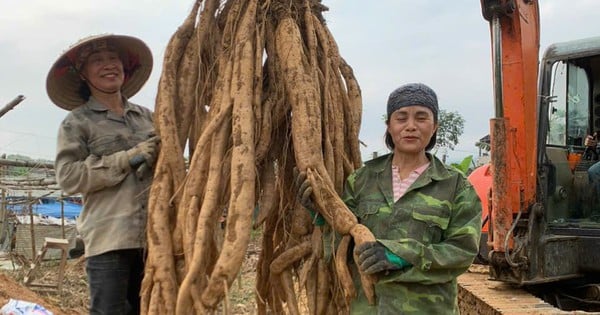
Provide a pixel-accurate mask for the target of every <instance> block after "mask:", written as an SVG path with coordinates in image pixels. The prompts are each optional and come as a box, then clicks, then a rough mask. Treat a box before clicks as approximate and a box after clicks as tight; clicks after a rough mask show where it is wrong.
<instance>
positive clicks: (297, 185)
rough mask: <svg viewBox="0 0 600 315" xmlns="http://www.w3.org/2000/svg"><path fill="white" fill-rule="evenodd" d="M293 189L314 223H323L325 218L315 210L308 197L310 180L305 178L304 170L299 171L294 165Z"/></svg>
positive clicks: (310, 193) (310, 188) (310, 189)
mask: <svg viewBox="0 0 600 315" xmlns="http://www.w3.org/2000/svg"><path fill="white" fill-rule="evenodd" d="M294 191H295V192H296V199H297V200H298V202H300V204H301V205H302V206H303V207H304V208H306V210H308V212H309V213H310V217H311V218H312V219H313V222H314V224H315V225H316V226H322V225H324V224H325V219H323V216H321V215H320V214H319V213H317V212H316V211H315V204H314V203H313V202H312V200H311V199H310V195H312V187H311V186H310V181H309V180H308V179H307V178H306V172H299V171H298V169H297V168H296V167H294ZM315 217H316V218H315Z"/></svg>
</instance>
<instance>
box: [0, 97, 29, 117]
mask: <svg viewBox="0 0 600 315" xmlns="http://www.w3.org/2000/svg"><path fill="white" fill-rule="evenodd" d="M24 99H25V96H23V95H19V96H17V97H15V98H14V99H13V100H12V101H10V102H9V103H8V104H6V105H4V107H3V108H2V109H0V117H2V116H4V114H6V113H8V111H9V110H11V109H13V108H15V106H17V105H19V103H21V102H22V101H23V100H24Z"/></svg>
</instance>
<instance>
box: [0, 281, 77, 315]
mask: <svg viewBox="0 0 600 315" xmlns="http://www.w3.org/2000/svg"><path fill="white" fill-rule="evenodd" d="M10 299H15V300H22V301H27V302H32V303H36V304H39V305H41V306H43V307H44V308H46V309H47V310H49V311H51V312H52V313H54V314H55V315H56V314H77V313H65V312H64V311H62V310H61V309H60V308H58V307H56V306H55V305H53V303H52V302H50V301H48V300H46V299H45V298H43V297H41V296H39V295H38V294H37V293H35V292H33V291H31V290H30V289H29V288H27V287H25V286H23V285H22V284H21V283H19V282H17V281H16V280H15V279H13V278H12V277H11V276H9V275H7V274H5V273H0V305H1V306H3V305H5V304H6V303H8V301H9V300H10Z"/></svg>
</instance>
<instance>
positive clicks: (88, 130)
mask: <svg viewBox="0 0 600 315" xmlns="http://www.w3.org/2000/svg"><path fill="white" fill-rule="evenodd" d="M151 70H152V54H151V52H150V49H149V48H148V47H147V46H146V44H144V42H143V41H141V40H139V39H137V38H135V37H131V36H123V35H99V36H92V37H88V38H85V39H83V40H80V41H78V42H77V43H76V44H74V45H72V46H71V47H69V48H68V49H67V50H66V51H65V52H64V53H63V54H62V55H61V56H60V57H59V58H58V60H57V61H56V62H55V63H54V64H53V65H52V67H51V68H50V71H49V73H48V77H47V80H46V90H47V92H48V96H49V97H50V99H51V100H52V102H53V103H54V104H56V105H58V106H59V107H61V108H63V109H66V110H68V111H70V112H69V114H68V115H67V116H66V118H65V119H64V120H63V121H62V123H61V124H60V127H59V130H58V141H57V148H56V160H55V169H56V178H57V181H58V183H59V185H60V187H61V188H62V189H63V190H64V191H65V192H66V193H68V194H76V193H80V194H82V195H83V210H82V212H81V215H80V216H79V218H78V219H77V230H78V232H79V234H80V235H81V238H82V239H83V242H84V246H85V257H86V271H87V276H88V281H89V289H90V314H139V312H140V301H139V296H140V294H139V291H140V286H141V281H142V278H143V270H144V256H143V255H144V248H145V245H146V243H145V239H146V237H145V236H146V235H145V232H146V215H147V201H148V195H147V193H148V190H149V185H150V182H151V180H152V166H153V164H154V161H155V160H156V156H157V153H158V148H159V139H158V137H156V136H155V135H154V126H153V121H152V112H151V111H150V110H149V109H147V108H146V107H142V106H140V105H136V104H133V103H131V102H130V101H129V98H130V97H132V96H133V95H135V94H136V93H137V92H138V91H139V90H140V88H141V87H142V86H143V85H144V83H145V82H146V80H147V79H148V77H149V76H150V72H151Z"/></svg>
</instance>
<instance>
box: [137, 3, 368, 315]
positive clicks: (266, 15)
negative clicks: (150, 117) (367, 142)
mask: <svg viewBox="0 0 600 315" xmlns="http://www.w3.org/2000/svg"><path fill="white" fill-rule="evenodd" d="M325 10H327V8H326V7H325V6H324V5H322V4H321V1H320V0H227V1H217V0H205V1H196V2H195V3H194V5H193V7H192V10H191V12H190V13H189V15H188V17H187V18H186V19H185V21H184V22H183V24H182V25H181V26H180V27H179V28H178V29H177V31H176V32H175V34H174V35H173V37H172V38H171V40H170V42H169V44H168V46H167V48H166V52H165V57H164V61H163V70H162V74H161V78H160V82H159V89H158V91H159V92H158V94H157V98H156V106H155V124H156V128H157V131H158V133H159V134H160V136H161V139H162V144H161V152H160V154H159V157H158V161H157V164H156V170H155V178H154V182H153V184H152V187H151V192H150V200H149V213H148V234H147V239H148V258H147V262H146V270H145V277H144V281H143V284H142V292H141V295H142V314H194V313H195V314H210V313H213V312H215V311H216V310H217V309H218V308H219V306H220V304H221V303H220V302H221V301H223V300H224V299H225V298H226V294H227V290H228V288H229V287H230V286H231V284H232V282H233V281H234V280H235V278H236V276H237V274H238V272H239V270H240V268H241V265H242V262H243V260H244V256H245V253H246V249H247V246H248V244H249V242H250V236H251V231H252V230H253V229H256V230H258V231H262V250H261V254H260V258H259V261H258V265H257V279H256V293H257V298H256V301H257V310H258V313H259V314H267V313H274V314H285V313H288V314H300V313H301V312H310V314H340V313H347V312H348V305H349V301H350V300H351V299H352V298H353V297H354V296H355V295H356V288H355V287H354V285H353V283H352V279H351V277H350V273H349V270H348V266H347V263H346V261H347V255H348V254H349V245H350V244H351V242H354V243H356V244H360V243H362V242H365V241H371V240H374V237H373V235H372V234H371V232H370V231H369V230H368V229H367V228H365V227H364V226H362V225H360V224H358V222H357V219H356V218H355V216H354V215H353V214H352V213H351V212H350V211H349V210H348V208H347V207H346V206H345V205H344V203H343V202H342V200H341V199H340V197H339V194H340V193H341V191H342V189H343V184H344V180H345V178H346V177H347V176H348V175H349V174H350V173H351V172H352V171H353V170H355V169H356V168H357V167H359V166H360V165H361V161H360V152H359V140H358V133H359V126H360V118H361V108H362V104H361V94H360V88H359V86H358V83H357V81H356V79H355V78H354V75H353V73H352V69H351V67H350V66H348V65H347V64H346V62H345V61H344V60H343V59H342V58H341V57H340V55H339V51H338V48H337V45H336V42H335V40H334V38H333V36H332V34H331V33H330V32H329V30H328V28H327V26H326V25H325V22H324V18H323V16H322V12H323V11H325ZM186 147H187V148H188V149H187V151H188V153H189V166H187V167H186V160H185V159H184V152H185V151H186V149H185V148H186ZM297 170H299V171H300V172H305V173H306V174H307V178H308V179H309V181H310V184H311V187H312V190H313V194H312V200H313V203H314V204H315V205H316V210H317V211H318V212H319V213H320V215H322V216H323V217H324V218H325V220H326V221H327V223H328V225H326V226H325V227H324V228H321V227H318V226H314V225H313V222H312V219H311V216H310V214H309V212H308V211H307V210H306V209H304V208H303V207H302V206H301V205H300V204H299V203H298V201H297V200H296V197H295V191H294V178H295V177H294V172H295V171H297ZM224 211H226V213H227V220H226V226H225V231H224V236H222V237H221V238H218V237H216V235H218V234H219V233H217V232H218V229H220V223H219V218H220V217H221V216H222V215H223V213H224ZM332 230H333V231H334V232H336V233H337V234H338V235H340V236H342V238H341V240H340V241H338V242H336V244H335V246H336V250H335V252H334V253H333V254H334V255H333V257H334V258H333V260H328V259H325V258H324V257H323V252H324V250H323V246H324V245H323V244H324V243H325V244H328V243H327V242H331V243H333V241H332V239H333V238H326V237H325V235H334V234H335V233H332ZM373 282H374V279H373V278H372V277H367V276H361V286H362V288H363V289H364V290H365V292H366V295H367V296H368V297H369V299H370V301H371V302H373V301H374V292H373ZM301 296H302V297H304V298H303V301H306V303H303V304H302V305H303V306H302V307H305V308H304V309H302V308H301V306H299V297H301ZM224 309H225V311H226V308H224Z"/></svg>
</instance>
